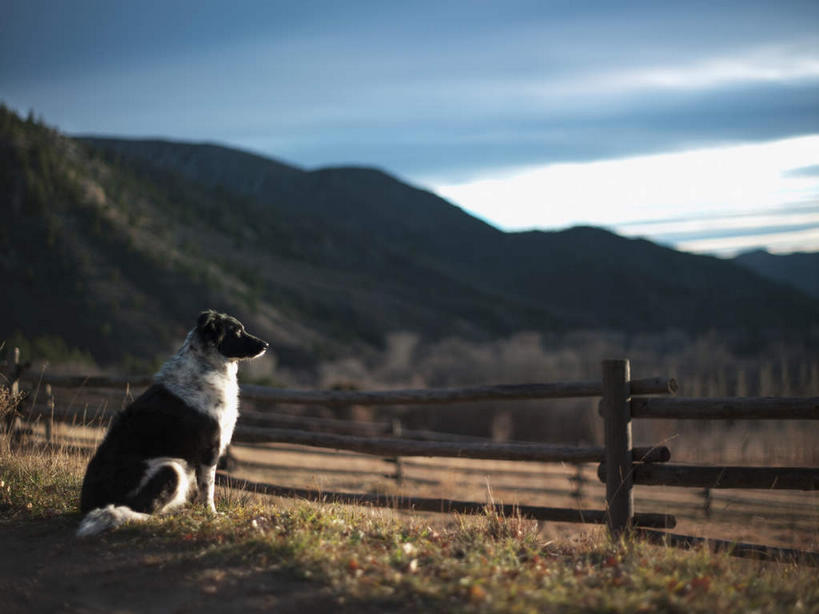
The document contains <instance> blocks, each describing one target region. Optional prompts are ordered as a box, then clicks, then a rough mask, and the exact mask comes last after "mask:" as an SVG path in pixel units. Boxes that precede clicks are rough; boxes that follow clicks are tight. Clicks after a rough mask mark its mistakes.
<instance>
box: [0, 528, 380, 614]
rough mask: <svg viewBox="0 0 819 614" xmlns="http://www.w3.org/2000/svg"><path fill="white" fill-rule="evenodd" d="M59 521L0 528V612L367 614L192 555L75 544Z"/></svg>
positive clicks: (121, 543) (305, 585)
mask: <svg viewBox="0 0 819 614" xmlns="http://www.w3.org/2000/svg"><path fill="white" fill-rule="evenodd" d="M75 529H76V526H75V524H74V523H70V522H68V521H66V520H64V519H58V520H49V521H26V522H0V611H1V612H3V613H4V614H17V613H18V612H19V613H26V614H29V613H39V612H43V613H45V612H49V613H52V612H71V613H80V612H81V613H91V612H106V613H126V612H140V613H142V612H162V613H166V612H180V613H182V612H195V613H209V612H262V611H265V612H270V611H275V612H277V613H282V614H285V613H289V612H300V613H305V612H311V613H312V612H325V611H333V612H345V611H353V610H355V611H356V612H362V611H364V612H367V611H372V612H375V611H385V610H384V608H381V607H376V608H375V609H373V607H374V606H375V604H361V603H356V604H353V603H344V602H340V601H339V598H338V597H337V596H336V595H334V594H333V593H332V592H331V590H330V589H329V588H327V587H323V586H321V584H320V583H318V582H312V581H306V580H300V579H298V578H296V577H295V576H294V575H293V573H291V572H286V571H273V570H270V569H260V568H253V567H248V566H242V567H224V566H223V564H222V566H220V567H219V568H217V567H216V566H209V564H208V561H207V557H202V556H199V555H198V554H197V550H196V549H195V547H193V546H191V547H190V548H189V550H186V549H185V545H184V544H183V545H168V544H167V543H158V541H157V540H151V539H150V538H147V539H143V540H136V539H134V538H133V537H127V536H121V535H109V536H102V537H99V538H91V539H84V540H80V539H77V538H76V537H74V530H75Z"/></svg>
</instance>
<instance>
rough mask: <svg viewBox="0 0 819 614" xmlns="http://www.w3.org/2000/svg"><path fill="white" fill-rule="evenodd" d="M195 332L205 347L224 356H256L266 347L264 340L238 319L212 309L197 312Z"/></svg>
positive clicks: (236, 357)
mask: <svg viewBox="0 0 819 614" xmlns="http://www.w3.org/2000/svg"><path fill="white" fill-rule="evenodd" d="M196 334H197V335H198V336H199V339H200V340H201V341H202V343H203V344H204V345H205V346H206V347H213V348H215V349H216V350H217V351H218V352H219V353H220V354H222V356H224V357H225V358H232V359H235V360H240V359H242V358H256V357H258V356H261V355H262V354H264V352H265V350H266V349H267V347H268V344H267V343H266V342H265V341H262V340H261V339H259V338H258V337H254V336H253V335H251V334H250V333H248V332H247V331H246V330H245V327H244V326H243V325H242V323H241V322H239V320H237V319H236V318H234V317H232V316H229V315H226V314H224V313H218V312H216V311H214V310H212V309H209V310H208V311H203V312H202V313H201V314H199V319H198V320H197V321H196Z"/></svg>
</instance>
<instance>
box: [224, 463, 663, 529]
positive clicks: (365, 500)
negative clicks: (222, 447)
mask: <svg viewBox="0 0 819 614" xmlns="http://www.w3.org/2000/svg"><path fill="white" fill-rule="evenodd" d="M216 483H217V484H220V485H222V486H227V487H229V488H237V489H241V490H246V491H250V492H256V493H259V494H265V495H273V496H277V497H288V498H298V499H308V500H310V501H322V502H327V503H333V502H335V503H345V504H352V505H372V506H376V507H389V508H393V509H405V510H413V511H418V512H443V513H451V512H456V513H459V514H485V513H486V512H487V511H490V512H494V513H497V514H501V515H504V516H507V517H513V516H517V515H520V516H522V517H525V518H532V519H534V520H547V521H552V522H580V523H587V524H605V523H606V522H607V517H608V515H607V513H606V512H605V511H602V510H581V509H568V508H560V507H538V506H533V505H510V504H503V503H477V502H475V501H456V500H452V499H435V498H427V497H400V496H395V495H373V494H359V493H342V492H327V491H320V490H310V489H306V488H290V487H286V486H276V485H274V484H265V483H262V482H250V481H248V480H243V479H239V478H235V477H232V476H230V475H228V474H225V473H221V472H217V474H216ZM676 522H677V521H676V519H675V518H674V516H672V515H670V514H653V513H648V514H636V515H635V518H634V523H635V526H641V527H652V528H674V526H676Z"/></svg>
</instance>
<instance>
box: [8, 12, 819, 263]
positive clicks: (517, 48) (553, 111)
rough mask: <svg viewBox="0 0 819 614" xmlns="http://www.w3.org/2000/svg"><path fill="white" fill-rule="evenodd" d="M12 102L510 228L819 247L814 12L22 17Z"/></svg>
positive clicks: (61, 119)
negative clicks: (308, 172)
mask: <svg viewBox="0 0 819 614" xmlns="http://www.w3.org/2000/svg"><path fill="white" fill-rule="evenodd" d="M0 100H2V101H3V102H5V104H7V105H9V106H11V107H12V108H15V109H17V110H18V111H20V112H22V113H26V112H28V110H29V109H33V110H34V112H35V113H36V114H37V115H39V116H41V117H43V118H44V119H45V121H46V122H47V123H49V124H51V125H55V126H56V127H58V128H59V129H61V130H63V131H65V132H67V133H70V134H99V135H117V136H127V137H164V138H171V139H182V140H190V141H207V142H218V143H222V144H226V145H230V146H236V147H240V148H243V149H247V150H250V151H254V152H258V153H261V154H263V155H266V156H270V157H273V158H276V159H279V160H282V161H285V162H288V163H291V164H294V165H298V166H302V167H305V168H316V167H321V166H331V165H332V166H336V165H367V166H376V167H379V168H382V169H384V170H386V171H388V172H390V173H392V174H394V175H396V176H398V177H399V178H401V179H404V180H406V181H409V182H411V183H413V184H415V185H418V186H420V187H424V188H426V189H429V190H432V191H434V192H436V193H438V194H440V195H441V196H443V197H445V198H447V199H448V200H450V201H451V202H453V203H455V204H457V205H458V206H461V207H463V208H464V209H466V210H467V211H470V212H471V213H473V214H475V215H477V216H479V217H481V218H482V219H484V220H486V221H488V222H490V223H492V224H494V225H496V226H498V227H499V228H502V229H505V230H523V229H530V228H543V229H554V228H565V227H568V226H572V225H576V224H594V225H601V226H605V227H608V228H611V229H613V230H615V231H617V232H619V233H621V234H625V235H628V236H646V237H649V238H651V239H653V240H656V241H658V242H661V243H664V244H667V245H672V246H675V247H677V248H678V249H683V250H687V251H692V252H705V253H712V254H717V255H732V254H734V253H736V252H739V251H744V250H747V249H753V248H758V247H763V248H767V249H769V250H771V251H776V252H788V251H795V250H804V251H819V2H816V1H815V0H812V1H809V2H787V1H778V2H774V1H771V2H755V1H753V0H746V1H740V2H730V1H729V2H720V3H714V2H697V1H691V2H684V3H683V2H656V1H652V2H593V1H591V2H562V1H556V2H548V1H546V0H537V1H517V0H503V1H497V2H485V1H482V0H471V1H460V2H451V1H447V0H436V1H434V2H428V1H426V0H418V1H414V2H404V3H398V2H384V1H383V0H381V1H378V2H370V1H355V0H348V1H346V2H337V1H332V0H324V1H311V0H303V1H301V2H293V1H292V0H289V1H288V2H278V1H275V0H266V1H262V0H248V1H238V2H230V3H229V2H209V1H206V0H199V1H188V0H186V1H181V0H163V1H161V2H160V1H155V0H143V1H140V2H112V1H110V0H61V1H59V2H54V1H53V0H49V1H41V0H0Z"/></svg>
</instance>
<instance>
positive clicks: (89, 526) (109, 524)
mask: <svg viewBox="0 0 819 614" xmlns="http://www.w3.org/2000/svg"><path fill="white" fill-rule="evenodd" d="M150 517H151V516H150V514H143V513H141V512H135V511H134V510H132V509H131V508H130V507H127V506H125V505H114V504H110V505H106V506H105V507H98V508H97V509H95V510H91V511H90V512H88V513H87V514H86V515H85V518H83V519H82V522H81V523H80V528H79V529H77V537H90V536H91V535H96V534H98V533H102V532H103V531H107V530H108V529H113V528H114V527H118V526H120V525H123V524H125V523H126V522H142V521H145V520H148V518H150Z"/></svg>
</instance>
